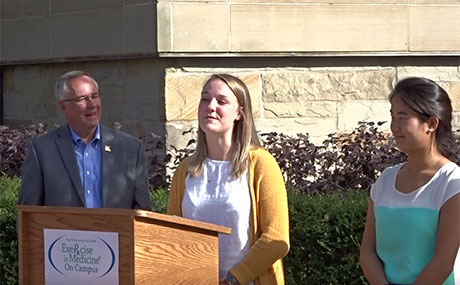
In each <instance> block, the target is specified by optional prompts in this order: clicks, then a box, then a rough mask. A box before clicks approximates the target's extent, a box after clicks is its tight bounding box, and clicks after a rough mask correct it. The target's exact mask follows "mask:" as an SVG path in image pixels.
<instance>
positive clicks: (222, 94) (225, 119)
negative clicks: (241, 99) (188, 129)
mask: <svg viewBox="0 0 460 285" xmlns="http://www.w3.org/2000/svg"><path fill="white" fill-rule="evenodd" d="M240 109H241V107H240V106H239V104H238V100H237V98H236V96H235V94H233V92H232V90H230V88H229V87H228V86H227V84H225V83H224V82H223V81H222V80H219V79H214V80H212V81H211V82H209V83H208V84H207V85H206V86H205V87H204V89H203V91H202V93H201V100H200V104H199V106H198V122H199V125H200V129H201V130H202V131H203V132H204V133H205V134H221V135H225V136H227V135H230V137H231V135H232V131H233V125H234V123H235V121H237V120H239V119H240V117H241V116H240Z"/></svg>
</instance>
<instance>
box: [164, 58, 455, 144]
mask: <svg viewBox="0 0 460 285" xmlns="http://www.w3.org/2000/svg"><path fill="white" fill-rule="evenodd" d="M217 72H226V73H231V74H234V75H236V76H238V77H240V78H241V79H242V80H243V81H244V82H245V83H246V84H247V85H248V88H249V90H250V93H251V99H252V104H253V109H254V116H255V119H256V127H257V129H258V130H259V131H261V132H270V131H276V132H283V133H286V134H296V133H308V134H309V135H310V138H311V140H312V142H314V143H316V144H319V143H321V142H322V141H323V140H324V139H325V138H326V137H327V135H328V134H330V133H333V132H338V133H340V132H350V131H352V130H353V129H354V128H355V127H357V126H358V122H359V121H363V120H364V121H374V122H377V121H386V122H387V123H385V124H384V125H383V127H382V129H383V130H384V131H388V132H389V122H390V112H389V110H390V104H389V102H388V99H387V98H388V94H389V93H390V91H391V88H392V86H394V84H395V83H396V81H397V80H399V79H401V78H404V77H407V76H425V77H428V78H431V79H433V80H435V81H436V82H438V83H440V84H441V85H442V86H443V87H444V88H445V89H446V90H447V92H448V93H449V95H450V98H451V100H452V104H453V108H454V119H453V126H454V129H460V66H451V67H429V66H426V67H424V66H403V67H398V66H388V67H376V66H369V67H366V66H363V67H319V68H313V67H312V68H289V67H283V68H246V69H243V68H214V69H211V70H210V69H208V68H179V69H178V68H169V69H167V70H166V78H165V113H166V130H167V134H168V137H167V144H168V145H170V144H172V145H175V146H185V144H186V142H187V141H188V140H189V139H190V138H191V136H192V135H193V134H189V133H188V134H185V135H184V133H183V132H184V131H187V130H189V129H190V128H192V127H194V128H197V120H196V117H197V106H198V101H199V98H200V93H201V89H202V87H203V84H204V82H205V81H206V79H207V78H208V77H209V75H210V74H212V73H217Z"/></svg>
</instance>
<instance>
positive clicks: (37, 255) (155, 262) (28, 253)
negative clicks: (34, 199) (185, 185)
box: [18, 206, 231, 285]
mask: <svg viewBox="0 0 460 285" xmlns="http://www.w3.org/2000/svg"><path fill="white" fill-rule="evenodd" d="M43 229H61V230H87V231H100V232H117V233H118V244H119V249H118V253H119V259H118V264H119V272H118V275H119V284H121V285H123V284H136V285H138V284H218V282H219V258H218V233H225V234H230V233H231V229H230V228H226V227H222V226H218V225H213V224H208V223H203V222H198V221H193V220H189V219H185V218H181V217H176V216H169V215H164V214H159V213H153V212H149V211H143V210H129V209H107V208H104V209H87V208H77V207H49V206H18V236H19V283H20V284H44V283H45V267H44V234H43ZM26 257H27V258H26Z"/></svg>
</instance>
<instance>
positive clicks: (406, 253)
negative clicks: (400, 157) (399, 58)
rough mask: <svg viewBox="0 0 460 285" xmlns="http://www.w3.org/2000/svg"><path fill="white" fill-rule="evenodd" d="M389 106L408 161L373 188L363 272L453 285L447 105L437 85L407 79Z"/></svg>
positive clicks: (458, 183)
mask: <svg viewBox="0 0 460 285" xmlns="http://www.w3.org/2000/svg"><path fill="white" fill-rule="evenodd" d="M390 102H391V111H390V112H391V131H392V133H393V136H394V139H395V141H396V144H397V146H398V148H399V149H401V150H402V151H404V152H406V153H407V155H408V159H407V162H405V163H402V164H399V165H396V166H393V167H389V168H387V169H385V171H383V173H382V175H381V176H380V177H379V179H378V180H377V181H376V183H375V184H374V185H372V189H371V197H370V199H369V207H368V213H367V219H366V227H365V230H364V235H363V240H362V244H361V254H360V263H361V267H362V269H363V271H364V274H365V275H366V277H367V279H368V280H369V282H370V283H371V284H417V285H418V284H430V285H431V284H449V285H453V284H455V283H454V272H453V267H454V262H455V257H456V255H457V252H458V249H459V244H460V167H459V166H458V165H457V164H455V163H454V162H452V160H453V159H455V154H454V153H452V143H453V142H454V140H453V138H454V137H453V134H452V127H451V120H452V105H451V101H450V99H449V96H448V95H447V93H446V91H445V90H444V89H442V88H441V87H440V86H439V85H437V84H436V83H435V82H433V81H431V80H429V79H425V78H418V77H412V78H407V79H404V80H401V81H400V82H398V83H397V84H396V86H395V88H394V90H393V91H392V93H391V94H390Z"/></svg>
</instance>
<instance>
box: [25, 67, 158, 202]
mask: <svg viewBox="0 0 460 285" xmlns="http://www.w3.org/2000/svg"><path fill="white" fill-rule="evenodd" d="M55 95H56V99H57V100H58V102H59V106H60V108H61V110H62V112H63V113H64V116H65V118H66V121H67V125H66V126H62V127H60V128H57V129H55V130H53V131H51V132H49V133H48V134H46V135H44V136H41V137H39V138H35V139H32V140H31V142H30V143H29V146H28V155H27V158H26V160H25V161H24V165H23V169H22V183H21V189H20V191H19V202H18V204H20V205H46V206H75V207H87V208H101V207H104V208H133V209H145V210H151V206H150V199H149V192H148V178H147V176H148V173H147V165H146V159H145V153H144V148H143V145H142V143H141V142H140V141H139V140H138V139H136V138H134V137H132V136H130V135H127V134H125V133H122V132H119V131H116V130H112V129H109V128H106V127H104V126H102V125H101V124H100V123H99V120H100V116H101V108H102V103H101V95H100V94H99V87H98V84H97V82H96V81H95V80H94V79H93V78H92V77H91V76H90V75H89V74H87V73H85V72H83V71H71V72H68V73H66V74H64V75H62V76H61V77H60V78H59V80H58V81H57V82H56V86H55Z"/></svg>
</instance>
